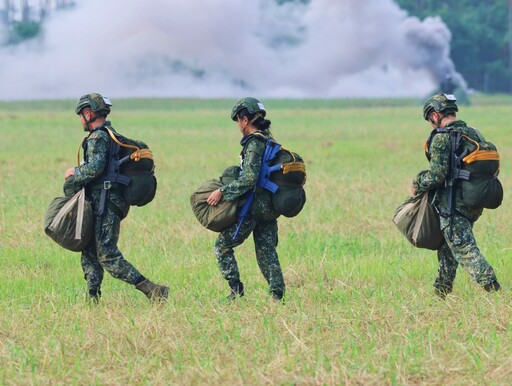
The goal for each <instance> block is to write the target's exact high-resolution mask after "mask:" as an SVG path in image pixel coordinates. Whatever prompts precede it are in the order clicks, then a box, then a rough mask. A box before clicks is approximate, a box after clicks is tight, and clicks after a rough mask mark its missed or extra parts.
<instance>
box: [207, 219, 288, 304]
mask: <svg viewBox="0 0 512 386" xmlns="http://www.w3.org/2000/svg"><path fill="white" fill-rule="evenodd" d="M237 226H238V221H237V222H236V223H235V224H233V225H231V226H229V227H228V228H226V229H225V230H224V231H222V232H221V233H220V234H219V236H218V237H217V240H216V242H215V256H216V257H217V263H218V265H219V269H220V272H221V274H222V277H223V278H224V279H226V280H234V281H239V280H240V272H239V270H238V264H237V262H236V259H235V255H234V252H233V248H234V247H236V246H238V245H240V244H242V243H243V242H244V241H245V240H246V239H247V238H248V237H249V235H250V234H251V232H252V236H253V239H254V248H255V250H256V260H257V262H258V266H259V268H260V271H261V273H262V274H263V277H264V278H265V280H266V281H267V283H268V284H269V292H270V293H281V294H284V293H285V284H284V278H283V272H282V270H281V265H280V264H279V258H278V255H277V251H276V247H277V243H278V236H277V220H270V221H254V220H253V219H251V218H246V219H245V220H244V221H243V222H242V226H241V228H240V232H239V234H238V236H237V238H236V239H235V240H233V235H234V234H235V231H236V228H237Z"/></svg>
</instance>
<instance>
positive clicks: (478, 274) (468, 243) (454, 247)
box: [434, 213, 497, 293]
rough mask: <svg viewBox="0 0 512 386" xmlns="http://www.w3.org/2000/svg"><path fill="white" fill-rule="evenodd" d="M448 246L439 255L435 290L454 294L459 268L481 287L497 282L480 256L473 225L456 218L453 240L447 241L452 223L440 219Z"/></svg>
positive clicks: (440, 250) (462, 217)
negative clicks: (454, 283) (454, 282)
mask: <svg viewBox="0 0 512 386" xmlns="http://www.w3.org/2000/svg"><path fill="white" fill-rule="evenodd" d="M440 220H441V227H442V229H443V234H444V237H445V243H444V244H443V245H442V246H441V248H440V249H439V250H438V251H437V258H438V260H439V269H438V275H437V278H436V281H435V283H434V287H436V288H437V289H439V290H441V291H444V292H446V293H448V292H451V290H452V287H453V281H454V280H455V274H456V273H457V267H458V266H459V264H460V265H461V266H462V268H464V269H465V270H466V271H468V272H469V274H470V275H471V276H472V277H473V278H474V279H475V280H476V282H477V283H478V284H480V285H481V286H485V285H486V284H490V283H492V282H495V281H497V278H496V274H495V273H494V270H493V269H492V267H491V266H490V265H489V263H488V262H487V260H485V258H484V256H483V255H482V253H481V252H480V249H479V248H478V246H477V245H476V241H475V238H474V236H473V223H471V222H470V221H469V220H468V219H467V218H466V217H464V216H461V215H459V214H457V213H455V214H454V216H453V220H452V221H453V225H452V226H453V240H451V241H450V239H449V238H448V229H449V223H450V221H449V219H448V218H446V217H441V219H440Z"/></svg>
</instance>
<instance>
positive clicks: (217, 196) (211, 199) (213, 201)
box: [206, 189, 222, 206]
mask: <svg viewBox="0 0 512 386" xmlns="http://www.w3.org/2000/svg"><path fill="white" fill-rule="evenodd" d="M221 199H222V192H221V191H220V189H217V190H214V191H213V192H211V193H210V195H209V196H208V198H207V199H206V202H207V203H208V205H213V206H215V205H217V204H218V203H219V202H220V200H221Z"/></svg>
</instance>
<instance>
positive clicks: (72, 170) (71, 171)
mask: <svg viewBox="0 0 512 386" xmlns="http://www.w3.org/2000/svg"><path fill="white" fill-rule="evenodd" d="M74 175H75V168H69V169H67V170H66V172H65V173H64V179H65V180H67V179H68V178H69V177H71V176H74Z"/></svg>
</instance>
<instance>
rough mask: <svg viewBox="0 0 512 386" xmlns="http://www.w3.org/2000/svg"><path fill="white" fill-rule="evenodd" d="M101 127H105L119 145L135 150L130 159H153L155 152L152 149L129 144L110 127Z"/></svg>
mask: <svg viewBox="0 0 512 386" xmlns="http://www.w3.org/2000/svg"><path fill="white" fill-rule="evenodd" d="M101 129H104V130H105V131H106V132H107V133H108V135H109V136H110V138H112V140H113V141H114V142H115V143H117V144H118V145H119V146H121V147H125V148H127V149H132V150H133V152H132V153H131V154H130V159H132V160H134V161H140V159H141V158H147V159H153V152H152V151H151V150H150V149H141V148H139V147H138V146H135V145H128V144H126V143H123V142H121V141H120V140H119V139H118V138H117V137H116V135H115V134H114V132H113V131H112V130H111V129H110V128H108V127H106V126H103V127H101Z"/></svg>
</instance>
